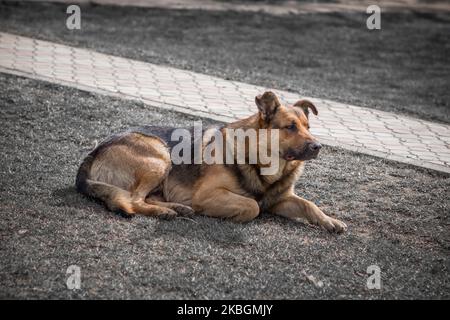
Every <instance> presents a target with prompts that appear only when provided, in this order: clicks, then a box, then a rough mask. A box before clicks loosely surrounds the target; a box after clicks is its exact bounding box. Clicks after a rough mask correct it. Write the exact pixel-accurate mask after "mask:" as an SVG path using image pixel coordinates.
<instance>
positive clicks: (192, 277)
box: [0, 74, 450, 299]
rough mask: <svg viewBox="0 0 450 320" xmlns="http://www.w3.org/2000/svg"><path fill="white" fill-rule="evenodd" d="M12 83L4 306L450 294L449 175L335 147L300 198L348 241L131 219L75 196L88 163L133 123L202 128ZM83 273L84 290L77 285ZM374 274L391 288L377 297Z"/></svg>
mask: <svg viewBox="0 0 450 320" xmlns="http://www.w3.org/2000/svg"><path fill="white" fill-rule="evenodd" d="M0 83H1V86H0V104H1V105H0V121H1V122H0V125H1V127H2V129H1V133H0V145H1V154H2V165H1V170H0V182H1V183H0V210H1V212H2V219H1V220H0V239H1V241H0V261H1V264H0V298H151V299H161V298H193V299H197V298H211V299H212V298H251V299H253V298H256V299H258V298H260V299H265V298H275V299H278V298H290V299H298V298H319V299H322V298H369V299H375V298H383V299H385V298H396V299H397V298H407V299H412V298H425V299H429V298H438V299H442V298H446V299H449V298H450V279H449V269H450V261H449V256H450V255H449V250H450V239H449V225H450V220H449V206H450V203H449V202H450V201H449V197H448V195H449V187H450V176H448V175H444V174H438V173H435V172H431V171H427V170H425V169H418V168H414V167H411V166H407V165H402V164H398V163H394V162H388V161H384V160H381V159H377V158H373V157H370V156H365V155H360V154H355V153H351V152H348V151H343V150H338V149H333V148H330V147H324V149H323V151H322V152H321V155H320V157H319V159H317V160H314V161H311V162H309V163H308V165H307V167H306V172H305V174H304V176H303V178H302V179H301V181H300V182H299V183H298V185H297V192H298V193H299V194H301V195H303V196H304V197H305V198H307V199H310V200H312V201H315V202H316V203H317V204H318V205H319V206H320V207H321V208H323V209H324V211H325V212H327V213H328V214H330V215H332V216H335V217H338V218H340V219H342V220H343V221H345V222H346V223H347V224H348V226H349V230H348V232H347V233H345V234H342V235H335V234H329V233H327V232H325V231H323V230H321V229H319V228H317V227H313V226H309V225H306V224H303V223H294V222H290V221H288V220H286V219H282V218H279V217H274V216H271V215H269V214H262V215H261V216H260V217H259V218H257V219H256V220H255V221H253V222H251V223H248V224H234V223H231V222H227V221H221V220H217V219H212V218H206V217H200V216H198V217H195V218H194V219H193V220H187V219H183V218H177V219H175V220H173V221H164V220H158V219H155V218H146V217H135V218H132V219H125V218H122V217H120V216H118V215H115V214H113V213H110V212H108V211H106V210H105V209H104V208H103V206H102V205H100V204H98V203H95V202H92V201H89V200H88V199H86V198H84V197H83V196H81V195H79V194H77V193H76V192H75V189H74V177H75V173H76V170H77V166H78V164H79V163H80V161H81V159H82V158H83V156H84V155H85V154H86V153H87V152H88V151H89V150H90V149H91V148H92V147H93V146H94V145H95V143H96V142H97V141H98V140H99V139H103V138H104V137H106V136H107V135H109V134H110V133H111V132H115V131H118V130H120V129H123V128H126V127H129V126H134V125H138V124H146V123H147V124H150V123H151V124H158V125H159V124H164V125H189V124H192V122H193V121H194V120H195V119H194V118H191V117H189V116H187V115H183V114H178V113H172V112H167V111H162V110H158V109H155V108H152V107H150V106H145V105H143V104H140V103H137V102H130V101H121V100H118V99H115V98H111V97H106V96H101V95H95V94H91V93H86V92H82V91H78V90H75V89H71V88H66V87H62V86H56V85H51V84H48V83H45V82H38V81H34V80H30V79H24V78H20V77H15V76H9V75H4V74H0ZM72 264H76V265H78V266H80V268H81V276H82V278H81V281H82V282H81V290H78V291H70V290H68V289H67V288H66V285H65V281H66V275H65V272H66V268H67V267H68V266H69V265H72ZM370 265H378V266H379V267H380V268H381V279H382V288H381V290H368V289H367V288H366V279H367V274H366V270H367V267H368V266H370ZM312 277H314V278H315V280H313V279H312ZM319 281H321V282H322V283H323V285H322V286H320V283H319Z"/></svg>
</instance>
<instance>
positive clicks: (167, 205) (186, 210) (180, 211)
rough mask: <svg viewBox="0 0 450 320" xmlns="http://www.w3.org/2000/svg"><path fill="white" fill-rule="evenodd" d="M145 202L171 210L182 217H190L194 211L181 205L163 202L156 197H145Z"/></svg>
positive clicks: (160, 198)
mask: <svg viewBox="0 0 450 320" xmlns="http://www.w3.org/2000/svg"><path fill="white" fill-rule="evenodd" d="M145 202H147V203H148V204H152V205H157V206H160V207H165V208H169V209H172V210H174V211H176V212H177V213H178V214H180V215H182V216H191V215H193V214H194V210H193V209H192V208H191V207H189V206H185V205H184V204H181V203H176V202H166V201H164V198H162V197H159V196H156V195H151V196H149V197H147V198H146V199H145Z"/></svg>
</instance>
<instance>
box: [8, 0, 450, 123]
mask: <svg viewBox="0 0 450 320" xmlns="http://www.w3.org/2000/svg"><path fill="white" fill-rule="evenodd" d="M65 9H66V6H65V5H63V4H45V3H44V4H42V3H41V4H39V3H15V2H5V3H0V30H1V31H7V32H12V33H16V34H20V35H26V36H32V37H35V38H39V39H44V40H50V41H55V42H58V43H63V44H68V45H73V46H78V47H83V48H90V49H93V50H97V51H101V52H104V53H109V54H113V55H119V56H124V57H129V58H134V59H138V60H143V61H148V62H152V63H157V64H165V65H171V66H175V67H179V68H183V69H189V70H194V71H197V72H201V73H206V74H211V75H216V76H219V77H222V78H227V79H234V80H240V81H244V82H249V83H254V84H258V85H262V86H268V87H276V88H280V89H286V90H290V91H294V92H298V93H300V94H301V95H305V96H315V97H322V98H329V99H332V100H336V101H340V102H346V103H350V104H355V105H361V106H366V107H371V108H377V109H381V110H386V111H394V112H399V113H404V114H408V115H412V116H415V117H420V118H424V119H431V120H435V121H440V122H445V123H450V105H449V101H450V90H448V88H449V80H450V76H449V72H448V70H449V68H450V46H449V45H448V44H449V43H450V16H449V14H445V13H442V14H424V13H414V12H409V13H404V14H400V13H383V14H382V21H381V27H382V29H381V30H380V31H369V30H367V28H366V19H367V15H366V13H365V12H362V13H360V14H358V13H353V14H343V13H335V14H304V15H290V16H284V17H274V16H270V15H264V14H251V13H239V12H211V11H195V10H163V9H150V8H132V7H120V8H118V7H110V6H96V5H83V6H82V7H81V11H82V27H81V30H78V31H71V30H68V29H66V27H65V19H66V18H67V14H66V12H65Z"/></svg>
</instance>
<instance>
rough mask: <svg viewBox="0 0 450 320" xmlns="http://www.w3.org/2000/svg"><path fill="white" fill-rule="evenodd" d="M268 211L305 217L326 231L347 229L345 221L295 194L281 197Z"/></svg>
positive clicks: (288, 215)
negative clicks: (329, 214)
mask: <svg viewBox="0 0 450 320" xmlns="http://www.w3.org/2000/svg"><path fill="white" fill-rule="evenodd" d="M270 211H271V212H272V213H274V214H277V215H280V216H283V217H287V218H291V219H294V218H305V219H306V220H308V222H309V223H311V224H315V225H320V226H322V227H324V228H325V229H327V230H328V231H334V232H343V231H345V230H346V229H347V225H346V224H345V223H343V222H342V221H339V220H337V219H334V218H331V217H329V216H327V215H326V214H325V213H323V212H322V210H320V209H319V208H318V207H317V206H316V205H315V204H314V203H312V202H311V201H308V200H305V199H302V198H300V197H299V196H297V195H295V194H289V195H287V196H286V197H283V198H282V199H281V200H280V201H279V202H277V203H276V204H275V205H274V206H273V207H272V208H271V210H270Z"/></svg>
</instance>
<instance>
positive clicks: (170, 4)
mask: <svg viewBox="0 0 450 320" xmlns="http://www.w3.org/2000/svg"><path fill="white" fill-rule="evenodd" d="M34 1H41V0H34ZM50 1H52V2H63V3H67V4H73V3H74V1H73V0H50ZM75 2H76V3H95V4H99V5H117V6H135V7H147V8H162V9H177V10H179V9H181V10H210V11H239V12H258V13H260V12H262V13H264V14H271V15H276V16H283V15H290V14H305V13H329V12H366V9H367V7H368V6H370V5H372V4H376V5H378V6H380V8H382V12H396V11H402V12H404V11H416V12H450V4H449V3H448V0H434V1H420V0H377V1H374V0H338V1H331V2H302V1H280V2H278V3H277V2H275V1H273V2H270V3H267V2H264V1H259V2H258V1H242V2H227V1H223V0H77V1H75Z"/></svg>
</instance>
